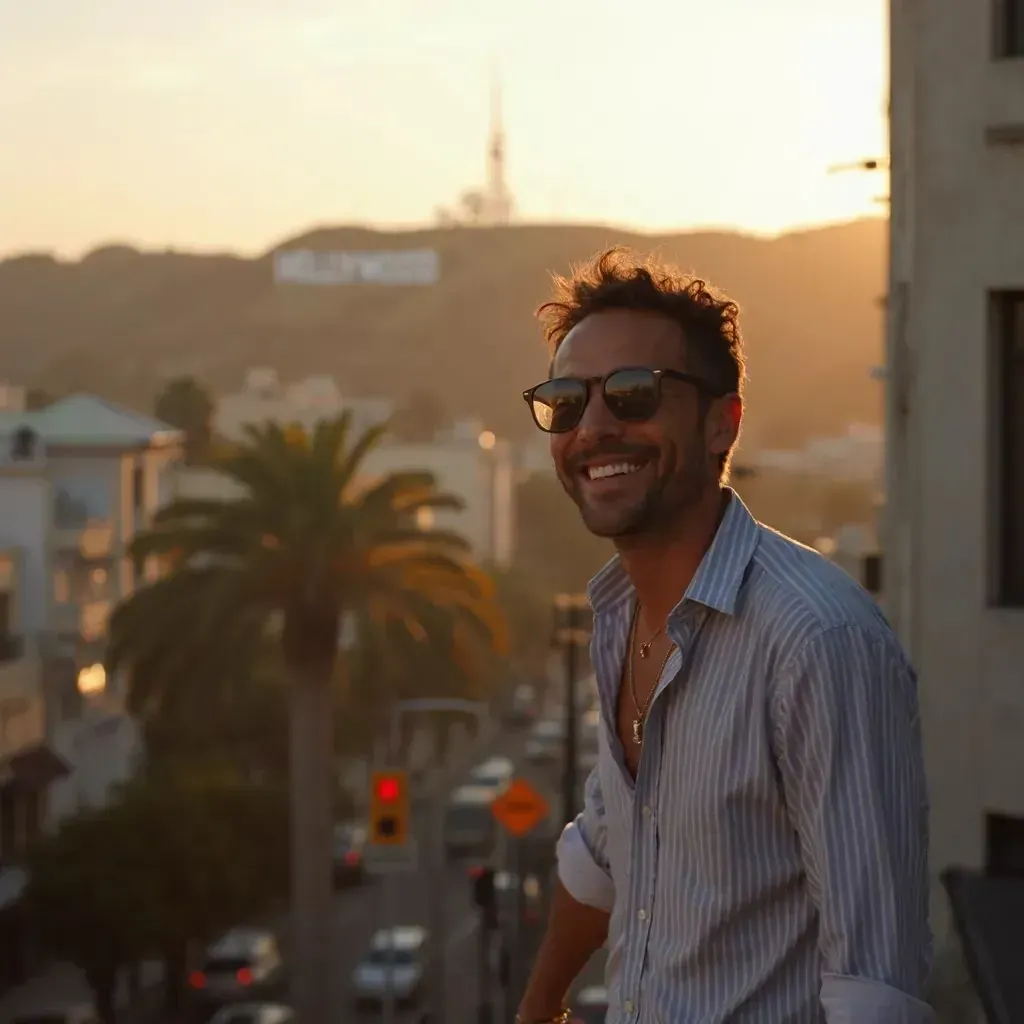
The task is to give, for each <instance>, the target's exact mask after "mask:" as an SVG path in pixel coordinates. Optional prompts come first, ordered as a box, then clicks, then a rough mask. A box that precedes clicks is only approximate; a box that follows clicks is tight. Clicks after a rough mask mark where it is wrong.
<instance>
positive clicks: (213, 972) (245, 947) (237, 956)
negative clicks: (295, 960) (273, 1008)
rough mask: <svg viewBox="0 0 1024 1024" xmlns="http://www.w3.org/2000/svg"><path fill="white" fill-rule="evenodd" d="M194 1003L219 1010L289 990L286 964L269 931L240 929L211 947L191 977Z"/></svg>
mask: <svg viewBox="0 0 1024 1024" xmlns="http://www.w3.org/2000/svg"><path fill="white" fill-rule="evenodd" d="M188 984H189V989H190V990H191V995H192V999H193V1001H194V1002H195V1003H198V1004H199V1005H201V1006H205V1007H209V1008H211V1009H212V1008H215V1007H218V1006H225V1005H227V1004H229V1003H239V1002H254V1001H259V1000H262V999H268V998H273V997H275V996H278V995H280V994H281V992H282V991H283V990H284V988H285V984H286V982H285V970H284V962H283V960H282V958H281V951H280V949H279V948H278V944H277V939H276V938H275V937H274V935H273V934H272V933H271V932H269V931H264V930H262V929H258V928H237V929H234V930H233V931H230V932H228V933H227V934H226V935H224V936H222V937H221V938H220V939H219V940H218V941H217V942H215V943H214V944H213V945H212V946H210V947H209V949H207V951H206V956H205V957H204V959H203V962H202V964H201V965H200V966H199V968H198V969H197V970H194V971H192V972H191V973H190V974H189V976H188Z"/></svg>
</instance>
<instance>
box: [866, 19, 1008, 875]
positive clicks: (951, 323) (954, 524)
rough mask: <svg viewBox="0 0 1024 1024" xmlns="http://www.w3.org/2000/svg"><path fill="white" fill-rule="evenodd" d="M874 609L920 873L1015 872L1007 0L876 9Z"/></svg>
mask: <svg viewBox="0 0 1024 1024" xmlns="http://www.w3.org/2000/svg"><path fill="white" fill-rule="evenodd" d="M890 46H891V93H892V96H891V178H892V182H891V198H892V221H891V236H890V237H891V252H890V259H891V281H890V290H889V329H888V342H887V370H886V378H887V381H888V395H887V411H886V415H887V424H886V429H887V440H888V451H887V468H886V492H887V504H886V513H885V517H886V518H885V523H884V536H883V547H884V550H885V553H886V560H885V567H884V590H885V603H886V608H887V611H888V613H889V614H890V616H891V617H892V619H893V621H894V624H895V625H896V628H897V629H898V631H899V633H900V634H901V636H902V638H903V640H904V642H905V643H906V645H907V646H908V647H909V649H910V652H911V654H912V656H913V658H914V660H915V662H916V663H917V666H918V669H919V671H920V678H921V710H922V723H923V729H924V737H925V744H926V755H927V760H928V770H929V773H930V780H931V793H932V805H933V812H932V836H933V851H932V862H933V867H934V869H935V871H936V872H938V871H940V870H942V869H943V868H944V867H946V866H948V865H950V864H952V863H956V864H961V865H964V866H967V867H980V866H985V865H986V864H987V865H989V866H996V865H1000V864H1001V865H1003V866H1006V865H1007V864H1009V863H1011V862H1012V863H1014V864H1015V866H1016V867H1017V868H1018V869H1021V868H1024V0H938V2H935V3H929V4H922V3H916V2H913V0H893V3H892V6H891V33H890Z"/></svg>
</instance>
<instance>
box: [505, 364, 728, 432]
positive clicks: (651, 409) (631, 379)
mask: <svg viewBox="0 0 1024 1024" xmlns="http://www.w3.org/2000/svg"><path fill="white" fill-rule="evenodd" d="M665 378H668V379H669V380H680V381H683V382H685V383H687V384H693V385H694V386H695V387H697V388H698V389H700V390H701V391H702V392H704V393H705V394H709V395H715V396H716V397H717V396H718V392H716V391H714V390H713V389H712V388H711V386H710V385H709V384H708V382H707V381H706V380H704V379H703V378H701V377H694V376H693V375H692V374H690V373H680V372H679V371H678V370H652V369H649V368H648V367H646V366H624V367H622V368H621V369H619V370H612V372H611V373H609V374H607V375H606V376H604V377H591V378H587V377H553V378H552V379H551V380H546V381H544V382H543V383H541V384H535V385H534V386H533V387H532V388H529V389H528V390H526V391H524V392H523V399H524V400H525V401H526V404H527V405H528V406H529V407H530V412H531V413H533V421H534V423H536V424H537V426H538V427H540V429H541V430H543V431H544V432H545V433H548V434H564V433H566V432H567V431H569V430H574V429H575V428H576V427H577V426H579V422H580V420H581V419H583V413H584V412H585V411H586V408H587V404H588V403H589V401H590V396H591V388H592V385H594V384H597V385H600V388H601V397H602V398H603V399H604V404H605V405H606V406H607V407H608V411H609V412H610V413H611V414H612V415H613V416H614V417H615V418H616V419H617V420H621V421H622V422H623V423H643V422H645V421H646V420H649V419H650V418H651V417H652V416H653V415H654V414H655V413H656V412H657V411H658V408H659V407H660V405H661V382H662V380H663V379H665Z"/></svg>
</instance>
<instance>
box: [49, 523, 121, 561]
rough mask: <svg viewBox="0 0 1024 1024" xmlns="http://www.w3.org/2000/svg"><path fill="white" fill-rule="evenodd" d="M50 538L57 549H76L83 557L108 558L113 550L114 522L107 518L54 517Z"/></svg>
mask: <svg viewBox="0 0 1024 1024" xmlns="http://www.w3.org/2000/svg"><path fill="white" fill-rule="evenodd" d="M52 539H53V547H54V549H55V550H57V551H76V552H77V553H78V554H79V555H80V556H81V557H82V558H85V559H97V558H109V557H110V556H111V554H112V553H113V550H114V524H113V523H111V522H110V521H109V520H108V519H83V520H81V521H80V522H73V521H70V520H69V519H68V518H64V517H56V518H55V519H54V526H53V534H52Z"/></svg>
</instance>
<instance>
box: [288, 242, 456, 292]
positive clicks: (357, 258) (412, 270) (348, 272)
mask: <svg viewBox="0 0 1024 1024" xmlns="http://www.w3.org/2000/svg"><path fill="white" fill-rule="evenodd" d="M440 276H441V260H440V258H439V257H438V255H437V252H436V251H435V250H434V249H408V250H405V251H404V252H387V251H377V252H317V251H315V250H313V249H290V250H284V251H282V252H278V253H275V254H274V281H275V282H276V283H277V284H304V285H320V286H324V285H327V286H336V285H345V284H377V285H430V284H437V282H438V280H439V279H440Z"/></svg>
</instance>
